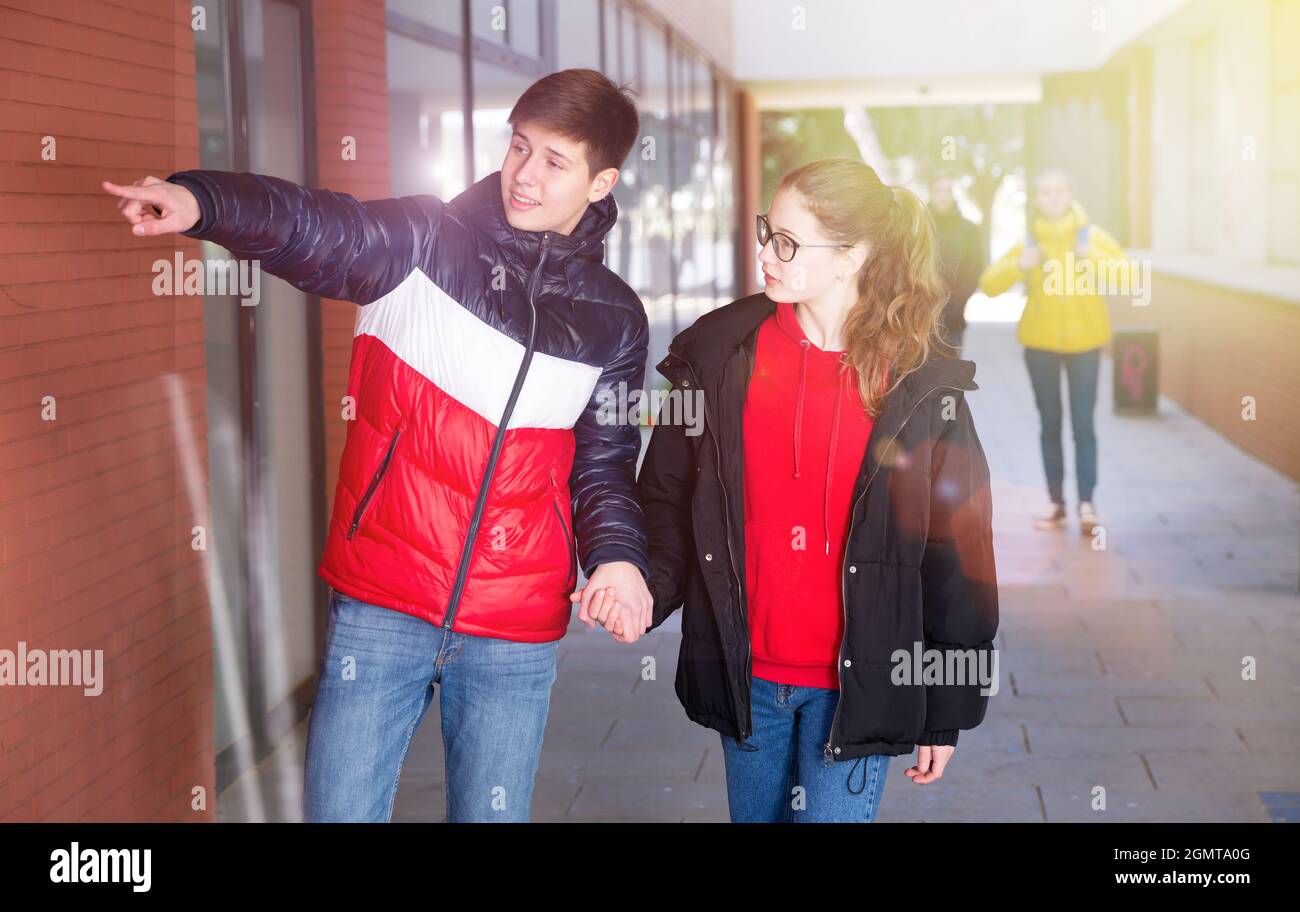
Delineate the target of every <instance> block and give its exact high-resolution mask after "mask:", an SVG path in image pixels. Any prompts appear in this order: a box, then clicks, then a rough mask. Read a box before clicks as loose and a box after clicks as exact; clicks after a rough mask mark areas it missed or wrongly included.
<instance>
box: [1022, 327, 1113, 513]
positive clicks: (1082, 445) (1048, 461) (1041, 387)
mask: <svg viewBox="0 0 1300 912" xmlns="http://www.w3.org/2000/svg"><path fill="white" fill-rule="evenodd" d="M1025 365H1026V366H1027V367H1028V368H1029V382H1030V383H1031V384H1032V385H1033V388H1034V402H1035V403H1036V404H1037V405H1038V416H1039V419H1040V422H1041V424H1040V432H1039V442H1040V445H1041V448H1042V452H1043V470H1044V472H1045V473H1046V475H1047V491H1048V494H1049V496H1050V497H1051V498H1052V502H1053V503H1058V504H1061V503H1065V494H1064V482H1065V455H1064V452H1063V450H1062V448H1061V424H1062V418H1063V415H1062V412H1061V368H1062V367H1063V366H1064V368H1065V376H1066V381H1067V382H1068V384H1069V388H1070V392H1069V395H1070V425H1071V428H1072V429H1073V431H1074V462H1075V466H1074V471H1075V476H1076V481H1077V483H1078V493H1079V501H1080V502H1083V501H1091V500H1092V493H1093V489H1094V488H1095V487H1096V484H1097V431H1096V428H1095V426H1094V424H1093V412H1094V411H1095V409H1096V405H1097V376H1098V372H1099V369H1100V365H1101V349H1100V348H1094V349H1090V350H1089V351H1084V352H1078V353H1074V354H1062V353H1061V352H1054V351H1046V350H1044V349H1039V348H1026V349H1025Z"/></svg>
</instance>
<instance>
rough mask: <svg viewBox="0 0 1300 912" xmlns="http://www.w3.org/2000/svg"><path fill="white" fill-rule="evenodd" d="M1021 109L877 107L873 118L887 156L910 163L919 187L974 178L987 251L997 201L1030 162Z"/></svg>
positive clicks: (970, 191) (969, 189)
mask: <svg viewBox="0 0 1300 912" xmlns="http://www.w3.org/2000/svg"><path fill="white" fill-rule="evenodd" d="M1024 111H1025V109H1024V106H1022V105H961V106H953V107H946V106H936V107H912V108H873V109H871V110H870V112H869V114H870V117H871V122H872V124H873V125H874V127H875V134H876V137H877V140H878V141H879V143H880V147H881V149H882V150H883V152H884V154H885V156H886V157H887V158H889V159H890V160H892V161H894V162H895V163H896V164H899V165H900V166H901V165H902V164H910V165H911V168H910V171H911V173H912V176H913V178H914V179H915V180H916V181H917V182H918V183H920V184H929V182H930V181H931V180H932V179H933V178H935V177H937V176H939V175H940V174H943V173H949V174H953V175H957V176H961V175H969V176H970V178H971V182H970V183H969V184H967V185H965V187H966V195H967V196H968V197H969V199H970V201H971V202H972V203H974V205H975V207H976V208H977V209H979V212H980V223H979V229H980V241H981V242H982V243H983V245H984V250H985V252H986V253H987V251H988V247H989V230H990V228H991V223H992V219H991V218H990V213H991V212H992V211H993V199H994V197H995V196H997V192H998V188H999V187H1001V186H1002V181H1003V180H1004V179H1005V178H1006V176H1007V175H1008V174H1014V173H1015V172H1017V171H1019V170H1020V169H1022V168H1023V167H1024V164H1025V114H1024Z"/></svg>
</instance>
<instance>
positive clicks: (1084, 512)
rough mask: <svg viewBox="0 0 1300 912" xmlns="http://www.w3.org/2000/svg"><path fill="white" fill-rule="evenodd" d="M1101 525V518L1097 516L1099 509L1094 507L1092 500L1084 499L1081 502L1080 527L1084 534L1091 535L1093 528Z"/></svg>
mask: <svg viewBox="0 0 1300 912" xmlns="http://www.w3.org/2000/svg"><path fill="white" fill-rule="evenodd" d="M1100 525H1101V519H1100V518H1099V517H1098V516H1097V511H1096V510H1095V509H1093V506H1092V501H1091V500H1084V501H1081V502H1080V503H1079V529H1080V531H1082V532H1083V534H1084V535H1091V534H1092V530H1093V529H1095V528H1097V527H1098V526H1100Z"/></svg>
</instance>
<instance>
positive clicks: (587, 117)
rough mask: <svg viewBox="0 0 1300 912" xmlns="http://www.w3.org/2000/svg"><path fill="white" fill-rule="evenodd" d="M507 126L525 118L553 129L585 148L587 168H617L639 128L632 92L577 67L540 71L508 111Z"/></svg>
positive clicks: (634, 141)
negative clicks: (541, 73)
mask: <svg viewBox="0 0 1300 912" xmlns="http://www.w3.org/2000/svg"><path fill="white" fill-rule="evenodd" d="M507 121H508V122H509V123H510V125H511V126H512V127H515V126H518V125H519V124H521V123H524V122H525V121H527V122H530V123H535V124H538V125H539V126H541V127H543V128H545V129H547V130H550V131H552V132H554V133H559V134H560V135H561V136H565V137H568V138H569V139H572V140H574V141H576V142H581V143H582V144H583V145H584V146H586V150H587V173H588V174H595V173H596V172H598V171H604V170H605V169H606V168H621V167H622V166H623V161H624V160H625V159H626V158H627V154H628V152H630V151H631V150H632V146H633V145H634V144H635V143H636V137H637V133H639V132H640V130H641V119H640V117H639V116H638V115H637V111H636V103H635V102H634V101H633V100H632V91H631V89H629V88H627V87H626V86H617V85H615V84H614V83H613V82H611V81H610V80H609V78H608V77H606V76H605V74H603V73H601V72H600V71H599V70H592V69H586V68H578V69H571V70H560V71H559V72H558V73H552V74H550V75H549V76H543V77H542V78H541V79H539V80H537V81H536V82H534V83H533V84H532V85H530V86H529V87H528V90H527V91H526V92H524V94H523V95H521V96H520V97H519V100H518V101H517V102H515V106H514V108H513V109H511V111H510V116H509V117H508V118H507Z"/></svg>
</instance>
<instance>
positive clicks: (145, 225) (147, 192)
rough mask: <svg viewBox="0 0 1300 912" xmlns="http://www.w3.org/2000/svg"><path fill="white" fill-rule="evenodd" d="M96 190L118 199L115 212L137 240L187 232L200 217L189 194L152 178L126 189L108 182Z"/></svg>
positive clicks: (196, 204)
mask: <svg viewBox="0 0 1300 912" xmlns="http://www.w3.org/2000/svg"><path fill="white" fill-rule="evenodd" d="M100 186H102V187H103V188H104V189H105V190H106V191H108V192H109V193H111V194H113V195H114V196H120V197H121V200H119V201H118V204H117V208H118V209H120V210H121V212H122V217H123V218H125V219H126V220H127V221H128V222H130V223H131V225H132V226H133V227H132V228H131V232H132V233H133V234H135V235H136V236H137V237H154V236H155V235H159V234H174V233H179V232H181V231H189V230H190V229H191V228H193V227H194V226H195V225H197V224H198V221H199V216H200V215H202V213H201V212H200V210H199V201H198V200H196V199H195V198H194V194H193V193H191V192H190V191H189V190H186V189H185V188H184V187H182V186H181V185H180V184H169V183H167V181H164V180H159V179H158V178H156V177H146V178H145V179H144V180H138V181H136V182H135V183H134V184H131V185H130V186H129V187H121V186H119V185H117V184H114V183H112V182H110V181H103V182H101V184H100Z"/></svg>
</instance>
